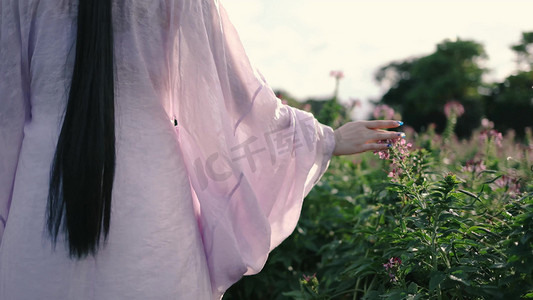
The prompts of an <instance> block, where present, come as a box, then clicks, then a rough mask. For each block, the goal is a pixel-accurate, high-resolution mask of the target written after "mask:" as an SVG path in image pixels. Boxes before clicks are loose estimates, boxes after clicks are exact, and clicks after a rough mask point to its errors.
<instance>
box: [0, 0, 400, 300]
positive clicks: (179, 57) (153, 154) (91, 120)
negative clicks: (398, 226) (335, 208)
mask: <svg viewBox="0 0 533 300" xmlns="http://www.w3.org/2000/svg"><path fill="white" fill-rule="evenodd" d="M1 3H2V5H1V6H0V10H1V27H0V29H1V30H0V34H1V35H0V43H1V48H0V49H1V54H0V58H1V60H0V64H1V65H0V66H1V69H0V76H1V78H0V180H1V181H0V221H1V223H0V243H1V244H0V299H5V300H11V299H218V298H220V297H221V296H222V294H223V293H224V291H225V290H226V289H227V288H228V287H229V286H230V285H231V284H233V283H235V282H236V281H237V280H239V279H240V278H241V276H243V275H247V274H254V273H257V272H259V271H260V270H261V268H262V267H263V265H264V263H265V261H266V258H267V256H268V253H269V251H271V250H272V249H273V248H274V247H276V246H277V245H278V244H279V243H281V241H282V240H283V239H285V238H286V237H287V236H288V235H289V234H290V233H291V232H292V231H293V229H294V227H295V225H296V222H297V220H298V217H299V213H300V208H301V204H302V200H303V198H304V196H305V195H306V194H307V193H308V192H309V190H310V189H311V187H312V186H313V185H314V184H315V183H316V182H317V181H318V179H319V178H320V176H321V175H322V174H323V172H324V171H325V170H326V168H327V165H328V163H329V159H330V157H331V155H332V154H334V155H343V154H353V153H358V152H363V151H369V150H382V149H384V148H386V145H384V144H379V143H378V141H380V140H385V139H392V138H397V137H398V136H397V133H391V132H386V131H382V130H381V129H380V128H392V127H397V126H399V122H396V121H374V122H351V123H348V124H345V125H344V126H342V127H340V128H339V129H337V130H335V131H333V130H332V129H331V128H329V127H327V126H324V125H322V124H319V123H318V122H317V121H316V120H315V119H314V118H313V117H312V115H310V114H308V113H306V112H303V111H300V110H297V109H294V108H291V107H288V106H285V105H282V104H281V102H280V101H279V100H278V99H277V98H276V97H275V96H274V94H273V93H272V91H271V90H270V88H269V87H268V85H267V84H266V82H265V81H264V79H263V78H262V77H261V76H260V75H259V74H258V73H257V72H256V71H254V70H253V69H252V68H251V66H250V64H249V62H248V59H247V57H246V54H245V52H244V50H243V48H242V46H241V43H240V41H239V38H238V35H237V33H236V32H235V30H234V28H233V27H232V25H231V23H230V22H229V20H228V17H227V15H226V13H225V11H224V9H223V8H222V6H221V5H220V4H219V3H218V2H217V1H216V0H175V1H171V0H167V1H163V0H160V1H111V0H79V3H78V1H73V0H57V1H39V0H2V2H1Z"/></svg>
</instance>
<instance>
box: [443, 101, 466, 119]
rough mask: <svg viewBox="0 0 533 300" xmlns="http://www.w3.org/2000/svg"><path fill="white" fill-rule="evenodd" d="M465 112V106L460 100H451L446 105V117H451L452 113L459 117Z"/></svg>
mask: <svg viewBox="0 0 533 300" xmlns="http://www.w3.org/2000/svg"><path fill="white" fill-rule="evenodd" d="M464 113H465V108H464V106H463V105H462V104H461V103H459V102H458V101H450V102H448V103H446V105H444V114H446V117H448V118H451V116H452V115H453V116H455V117H457V118H459V117H460V116H462V115H463V114H464Z"/></svg>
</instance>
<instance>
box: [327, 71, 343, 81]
mask: <svg viewBox="0 0 533 300" xmlns="http://www.w3.org/2000/svg"><path fill="white" fill-rule="evenodd" d="M329 76H331V77H334V78H335V79H337V80H339V79H343V78H344V72H343V71H331V72H329Z"/></svg>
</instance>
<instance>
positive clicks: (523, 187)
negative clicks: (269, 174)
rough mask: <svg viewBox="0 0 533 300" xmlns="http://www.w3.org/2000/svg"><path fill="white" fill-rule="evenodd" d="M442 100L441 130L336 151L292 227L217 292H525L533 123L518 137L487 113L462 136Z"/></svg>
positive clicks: (496, 295)
mask: <svg viewBox="0 0 533 300" xmlns="http://www.w3.org/2000/svg"><path fill="white" fill-rule="evenodd" d="M448 105H449V106H448V107H446V108H445V109H444V111H445V112H446V115H447V119H448V124H447V126H446V129H445V130H444V131H443V132H442V134H437V133H436V132H435V130H434V128H433V127H431V126H429V127H428V129H427V130H425V131H424V132H415V131H414V130H412V129H409V126H408V125H409V124H406V126H404V128H402V129H401V130H402V131H403V132H405V133H406V135H407V136H406V139H405V140H400V141H399V142H396V143H393V146H392V147H391V149H390V150H388V151H386V152H379V153H364V154H360V155H355V156H344V157H334V158H333V159H332V161H331V164H330V167H329V170H328V172H327V173H326V174H325V175H324V176H323V178H322V179H321V181H320V182H319V184H318V185H317V186H316V187H315V188H313V190H312V191H311V192H310V194H309V195H308V196H307V198H306V199H305V202H304V207H303V211H302V215H301V218H300V221H299V223H298V226H297V229H296V230H295V232H294V233H293V234H292V235H291V236H290V237H289V238H288V239H287V240H286V241H285V242H284V243H282V244H281V245H280V246H279V247H278V248H276V249H275V250H274V251H273V252H272V253H271V255H270V258H269V260H268V262H267V264H266V266H265V268H264V270H263V271H262V272H261V273H260V274H258V275H255V276H250V277H245V278H244V279H243V280H241V281H240V282H239V283H237V284H236V285H235V286H233V287H232V288H231V289H230V290H229V291H228V292H227V294H226V295H225V296H224V299H521V298H533V136H532V135H533V134H532V131H531V128H528V129H526V131H525V136H524V137H523V138H522V139H521V140H520V141H517V140H515V135H514V134H513V132H512V131H509V132H507V133H506V134H502V133H499V132H497V131H496V130H495V129H494V124H492V123H491V122H490V121H489V120H483V122H482V126H481V127H480V128H478V129H476V130H474V132H473V134H472V135H471V136H470V137H469V138H465V139H461V140H460V139H458V138H457V137H456V136H455V134H454V128H455V123H456V120H457V118H458V117H460V114H461V113H462V111H461V107H459V106H457V105H458V104H457V103H449V104H448ZM459 105H460V104H459ZM380 109H381V110H382V112H383V116H385V115H387V114H390V111H389V110H388V108H386V107H380Z"/></svg>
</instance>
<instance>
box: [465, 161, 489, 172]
mask: <svg viewBox="0 0 533 300" xmlns="http://www.w3.org/2000/svg"><path fill="white" fill-rule="evenodd" d="M486 169H487V167H486V166H485V164H484V163H483V161H482V160H477V161H476V160H473V159H471V160H469V161H467V162H466V165H465V166H464V167H463V172H471V173H476V172H481V171H484V170H486Z"/></svg>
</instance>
